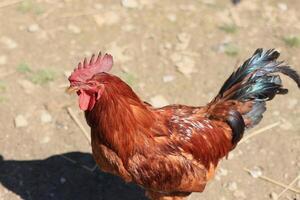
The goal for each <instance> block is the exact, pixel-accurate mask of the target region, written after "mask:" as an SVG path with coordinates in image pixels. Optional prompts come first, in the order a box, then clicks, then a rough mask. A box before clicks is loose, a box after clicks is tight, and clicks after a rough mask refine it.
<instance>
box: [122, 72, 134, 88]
mask: <svg viewBox="0 0 300 200" xmlns="http://www.w3.org/2000/svg"><path fill="white" fill-rule="evenodd" d="M120 77H121V79H123V80H124V81H125V82H126V83H127V84H128V85H130V86H133V85H134V83H135V81H136V78H135V77H134V76H133V75H132V74H130V73H127V72H122V74H121V75H120Z"/></svg>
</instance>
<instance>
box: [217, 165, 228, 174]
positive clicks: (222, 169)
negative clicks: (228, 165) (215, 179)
mask: <svg viewBox="0 0 300 200" xmlns="http://www.w3.org/2000/svg"><path fill="white" fill-rule="evenodd" d="M219 174H220V175H221V176H227V174H228V170H227V169H224V168H222V167H221V168H220V169H219Z"/></svg>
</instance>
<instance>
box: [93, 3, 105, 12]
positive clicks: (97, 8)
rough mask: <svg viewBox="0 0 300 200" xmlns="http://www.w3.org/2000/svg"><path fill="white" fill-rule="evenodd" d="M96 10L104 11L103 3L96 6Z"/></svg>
mask: <svg viewBox="0 0 300 200" xmlns="http://www.w3.org/2000/svg"><path fill="white" fill-rule="evenodd" d="M94 8H95V9H96V10H102V9H103V5H102V4H101V3H96V4H95V5H94Z"/></svg>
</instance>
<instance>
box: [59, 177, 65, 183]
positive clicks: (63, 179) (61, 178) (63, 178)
mask: <svg viewBox="0 0 300 200" xmlns="http://www.w3.org/2000/svg"><path fill="white" fill-rule="evenodd" d="M59 181H60V183H61V184H64V183H65V182H66V181H67V180H66V178H65V177H60V180H59Z"/></svg>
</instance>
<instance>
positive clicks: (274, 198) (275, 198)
mask: <svg viewBox="0 0 300 200" xmlns="http://www.w3.org/2000/svg"><path fill="white" fill-rule="evenodd" d="M269 196H270V199H272V200H277V199H278V194H276V193H275V192H272V193H271V194H270V195H269Z"/></svg>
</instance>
